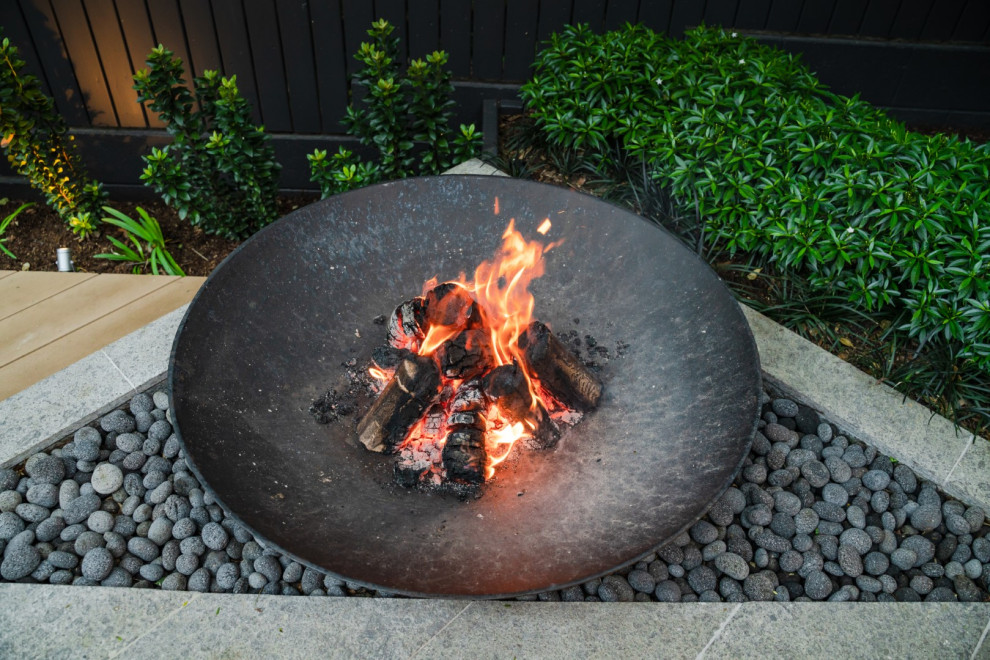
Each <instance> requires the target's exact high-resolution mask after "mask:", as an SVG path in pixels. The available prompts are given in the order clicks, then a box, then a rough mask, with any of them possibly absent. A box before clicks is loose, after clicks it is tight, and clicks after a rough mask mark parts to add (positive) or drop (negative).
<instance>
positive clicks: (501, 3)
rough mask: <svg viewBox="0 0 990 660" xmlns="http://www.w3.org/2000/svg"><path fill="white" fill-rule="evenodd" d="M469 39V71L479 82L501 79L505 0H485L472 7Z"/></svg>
mask: <svg viewBox="0 0 990 660" xmlns="http://www.w3.org/2000/svg"><path fill="white" fill-rule="evenodd" d="M473 19H474V29H473V30H472V32H473V34H472V39H471V71H472V72H473V74H474V77H475V78H480V79H481V80H498V79H500V78H501V77H502V47H503V44H504V43H505V0H485V2H480V3H477V4H475V6H474V16H473Z"/></svg>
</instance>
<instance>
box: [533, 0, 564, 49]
mask: <svg viewBox="0 0 990 660" xmlns="http://www.w3.org/2000/svg"><path fill="white" fill-rule="evenodd" d="M570 22H571V7H570V3H569V2H564V1H563V0H540V23H539V26H538V27H537V29H536V39H537V41H539V42H540V43H542V42H544V41H546V40H548V39H549V38H550V35H551V34H553V33H554V32H560V30H561V29H562V28H563V27H564V26H565V25H567V24H568V23H570Z"/></svg>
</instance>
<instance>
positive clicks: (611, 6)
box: [605, 0, 639, 30]
mask: <svg viewBox="0 0 990 660" xmlns="http://www.w3.org/2000/svg"><path fill="white" fill-rule="evenodd" d="M638 11H639V3H638V2H636V0H609V2H608V3H606V6H605V29H606V30H618V29H619V28H621V27H622V26H624V25H625V24H626V23H635V22H636V14H637V12H638Z"/></svg>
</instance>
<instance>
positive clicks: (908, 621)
mask: <svg viewBox="0 0 990 660" xmlns="http://www.w3.org/2000/svg"><path fill="white" fill-rule="evenodd" d="M0 601H2V602H3V604H4V606H3V607H2V608H0V657H3V658H62V657H65V658H116V657H124V658H132V657H140V658H156V657H190V658H216V657H225V658H226V657H279V658H312V657H322V656H332V657H373V658H433V657H440V658H477V659H482V658H548V659H553V660H558V659H559V658H570V657H615V658H646V657H664V658H668V657H669V658H723V657H731V658H757V657H758V658H767V657H769V658H783V657H800V658H830V659H831V658H857V657H864V658H911V657H930V658H936V657H937V658H977V657H987V655H988V653H987V649H986V648H984V646H983V645H982V644H984V643H985V642H984V639H985V636H986V632H987V628H988V627H990V604H963V603H953V604H948V603H943V604H921V603H900V604H896V605H886V606H877V605H873V606H863V605H859V606H857V605H854V604H850V605H843V604H827V603H783V604H781V603H743V604H738V603H737V604H731V603H691V604H668V603H611V604H596V603H521V602H465V601H450V600H406V599H379V598H339V599H338V598H305V597H296V598H284V597H280V596H233V595H227V594H197V593H188V592H166V591H157V590H139V589H113V588H109V587H57V586H52V585H44V586H39V585H26V584H0ZM12 631H16V633H12Z"/></svg>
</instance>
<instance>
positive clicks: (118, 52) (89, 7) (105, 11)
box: [84, 0, 147, 128]
mask: <svg viewBox="0 0 990 660" xmlns="http://www.w3.org/2000/svg"><path fill="white" fill-rule="evenodd" d="M84 6H85V9H86V14H87V15H88V17H89V24H90V27H91V29H92V31H93V42H94V43H95V44H96V50H97V52H98V53H99V56H100V61H101V62H102V64H103V73H104V75H105V76H106V84H107V88H108V89H109V90H110V97H111V100H112V101H113V105H114V109H115V110H116V113H117V122H118V123H117V125H118V126H121V127H124V128H145V127H146V126H147V124H146V122H145V119H144V111H143V110H142V108H141V104H139V103H138V102H137V92H135V91H134V90H133V89H132V85H133V84H134V81H133V76H134V72H133V71H132V70H131V63H130V58H129V57H128V55H127V48H126V47H125V46H124V37H123V35H122V34H121V32H120V23H119V21H118V20H117V11H116V9H115V8H114V6H113V0H86V1H85V4H84Z"/></svg>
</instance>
